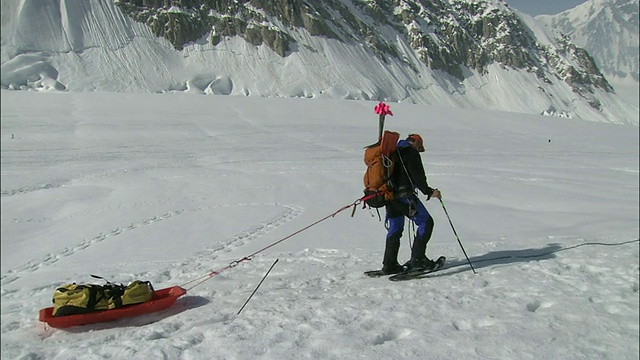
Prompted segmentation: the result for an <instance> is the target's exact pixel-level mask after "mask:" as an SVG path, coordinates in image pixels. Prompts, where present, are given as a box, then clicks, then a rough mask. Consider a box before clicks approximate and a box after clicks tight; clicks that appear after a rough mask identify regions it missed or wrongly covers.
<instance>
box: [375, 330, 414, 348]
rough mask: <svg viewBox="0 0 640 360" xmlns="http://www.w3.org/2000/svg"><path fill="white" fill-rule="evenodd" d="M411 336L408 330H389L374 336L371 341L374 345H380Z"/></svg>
mask: <svg viewBox="0 0 640 360" xmlns="http://www.w3.org/2000/svg"><path fill="white" fill-rule="evenodd" d="M410 334H411V330H409V329H391V330H387V331H385V332H384V333H382V334H380V335H378V336H376V338H375V340H374V341H373V344H374V345H382V344H384V343H386V342H387V341H394V340H400V339H403V338H405V337H407V336H409V335H410Z"/></svg>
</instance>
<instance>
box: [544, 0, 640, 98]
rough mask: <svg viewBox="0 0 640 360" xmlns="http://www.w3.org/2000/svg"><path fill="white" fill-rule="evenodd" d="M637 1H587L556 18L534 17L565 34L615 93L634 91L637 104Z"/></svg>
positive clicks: (553, 16)
mask: <svg viewBox="0 0 640 360" xmlns="http://www.w3.org/2000/svg"><path fill="white" fill-rule="evenodd" d="M639 6H640V5H639V2H638V0H590V1H587V2H585V3H583V4H581V5H579V6H577V7H575V8H573V9H570V10H567V11H564V12H562V13H560V14H557V15H540V16H537V17H536V20H539V21H541V22H543V23H545V24H547V25H548V26H549V27H552V28H554V29H556V30H558V31H559V32H561V33H564V34H566V35H567V36H569V37H570V38H571V41H572V42H573V43H575V44H576V45H578V46H580V47H582V48H584V49H585V50H587V51H588V52H589V54H590V55H591V56H593V58H594V60H595V62H596V64H597V65H598V68H599V69H600V70H601V71H602V72H603V73H604V75H605V76H606V78H607V79H608V80H609V81H610V83H611V84H612V85H613V87H614V88H615V89H616V91H617V92H620V90H624V89H625V88H626V89H629V90H634V89H635V92H632V93H631V94H630V95H634V96H633V97H632V100H633V101H634V102H635V104H636V105H637V103H638V84H639V83H638V80H639V78H640V76H639V75H638V64H640V55H639V52H640V47H639V45H638V44H639V35H638V34H639V28H638V18H639V16H638V13H639Z"/></svg>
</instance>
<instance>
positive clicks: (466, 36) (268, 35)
mask: <svg viewBox="0 0 640 360" xmlns="http://www.w3.org/2000/svg"><path fill="white" fill-rule="evenodd" d="M2 88H6V89H38V90H49V89H55V90H67V91H74V92H75V91H79V92H84V91H118V92H179V91H185V92H195V93H207V94H224V95H245V96H266V97H307V98H334V99H336V98H337V99H363V100H386V101H401V102H410V103H421V104H436V105H444V106H453V107H466V108H484V109H494V110H505V111H514V112H523V113H532V114H548V115H558V116H565V117H576V118H581V119H584V120H590V121H605V122H615V123H633V124H638V123H639V117H638V107H637V105H635V106H634V104H629V103H628V102H625V101H624V100H623V99H622V98H621V97H620V96H619V95H618V94H616V93H615V92H614V88H613V87H612V86H611V85H610V84H609V82H608V81H607V79H606V78H605V76H603V75H602V73H601V72H600V70H599V69H598V67H597V65H596V63H594V61H593V59H592V58H591V56H590V55H589V54H588V53H587V52H586V51H584V50H583V49H581V48H579V47H577V46H575V45H574V43H572V42H571V41H570V39H569V38H568V37H567V36H562V35H560V34H559V33H555V32H554V31H551V30H549V28H545V27H544V26H542V25H541V24H540V23H539V22H538V21H536V20H535V19H533V18H531V17H529V16H527V15H526V14H521V13H517V12H514V11H513V10H512V9H510V8H509V7H508V6H507V5H506V4H505V3H504V2H503V1H501V0H485V1H470V0H446V1H445V0H438V1H428V2H426V1H390V0H377V1H359V0H326V1H322V2H309V1H303V0H294V1H280V0H278V1H260V0H256V1H251V2H243V1H204V2H192V1H170V0H166V1H165V0H155V1H154V0H144V1H128V0H120V1H117V2H115V3H114V2H112V1H108V0H107V1H105V0H103V1H100V0H92V1H80V0H66V1H64V0H58V1H48V2H41V1H35V0H25V1H21V2H18V1H5V2H2Z"/></svg>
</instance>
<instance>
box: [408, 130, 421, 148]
mask: <svg viewBox="0 0 640 360" xmlns="http://www.w3.org/2000/svg"><path fill="white" fill-rule="evenodd" d="M407 141H409V142H410V143H413V142H415V143H417V145H418V151H419V152H423V151H424V143H423V142H422V136H420V135H418V134H409V137H407Z"/></svg>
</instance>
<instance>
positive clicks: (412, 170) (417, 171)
mask: <svg viewBox="0 0 640 360" xmlns="http://www.w3.org/2000/svg"><path fill="white" fill-rule="evenodd" d="M396 154H397V158H396V162H395V166H394V169H393V175H392V179H393V184H394V187H395V193H396V196H397V197H404V196H407V195H409V194H413V192H414V189H418V190H420V192H422V193H423V194H425V195H426V196H427V198H430V197H431V194H432V193H433V188H431V187H430V186H429V184H427V175H426V174H425V172H424V166H422V158H421V157H420V153H419V152H418V150H416V149H414V148H413V147H411V145H409V143H408V142H405V141H404V140H403V141H400V142H399V143H398V149H397V153H396Z"/></svg>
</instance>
